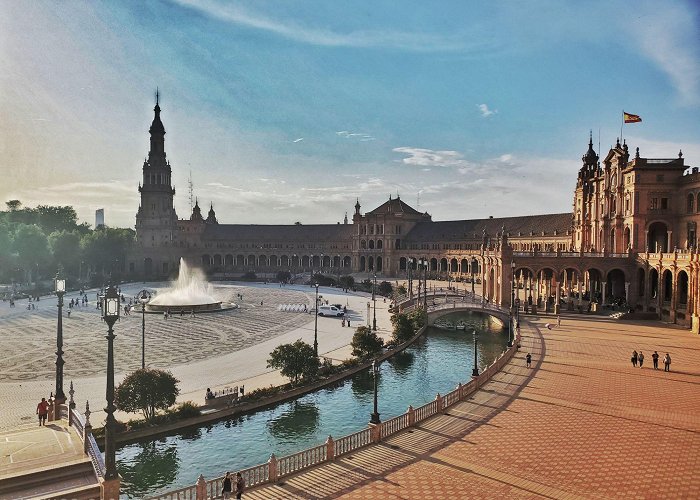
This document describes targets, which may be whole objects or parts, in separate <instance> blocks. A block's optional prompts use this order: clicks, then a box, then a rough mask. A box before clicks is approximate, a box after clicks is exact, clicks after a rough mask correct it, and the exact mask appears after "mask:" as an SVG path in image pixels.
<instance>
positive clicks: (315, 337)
mask: <svg viewBox="0 0 700 500" xmlns="http://www.w3.org/2000/svg"><path fill="white" fill-rule="evenodd" d="M314 312H315V313H316V317H315V318H314V356H316V357H317V358H318V283H316V309H315V311H314Z"/></svg>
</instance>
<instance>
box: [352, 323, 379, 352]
mask: <svg viewBox="0 0 700 500" xmlns="http://www.w3.org/2000/svg"><path fill="white" fill-rule="evenodd" d="M350 345H351V346H352V355H353V356H356V357H358V358H360V359H367V358H371V357H373V356H374V355H375V354H377V353H378V352H381V351H382V347H384V341H383V340H382V339H380V338H379V336H378V335H377V332H374V331H372V329H371V328H369V327H367V326H359V327H357V329H356V330H355V333H354V335H353V336H352V342H350Z"/></svg>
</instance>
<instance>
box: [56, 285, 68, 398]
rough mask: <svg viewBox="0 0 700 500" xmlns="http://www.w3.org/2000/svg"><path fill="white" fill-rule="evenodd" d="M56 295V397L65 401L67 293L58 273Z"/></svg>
mask: <svg viewBox="0 0 700 500" xmlns="http://www.w3.org/2000/svg"><path fill="white" fill-rule="evenodd" d="M54 285H55V291H56V296H57V297H58V324H57V325H56V399H57V400H58V401H59V402H60V403H63V402H64V401H65V400H66V395H65V394H64V392H63V364H64V361H63V296H64V295H65V293H66V280H64V279H62V278H61V277H60V274H59V273H56V278H55V279H54Z"/></svg>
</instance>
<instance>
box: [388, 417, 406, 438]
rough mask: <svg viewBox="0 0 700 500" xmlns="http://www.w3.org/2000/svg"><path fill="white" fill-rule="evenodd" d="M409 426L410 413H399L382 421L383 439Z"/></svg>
mask: <svg viewBox="0 0 700 500" xmlns="http://www.w3.org/2000/svg"><path fill="white" fill-rule="evenodd" d="M407 427H409V423H408V413H404V414H402V415H399V416H398V417H394V418H392V419H389V420H387V421H385V422H383V423H382V439H384V438H385V437H388V436H391V435H392V434H396V433H397V432H399V431H402V430H404V429H406V428H407Z"/></svg>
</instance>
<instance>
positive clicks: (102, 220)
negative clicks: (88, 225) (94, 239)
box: [95, 208, 105, 228]
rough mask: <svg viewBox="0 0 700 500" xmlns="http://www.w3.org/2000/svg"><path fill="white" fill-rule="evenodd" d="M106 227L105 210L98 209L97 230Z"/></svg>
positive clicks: (96, 211)
mask: <svg viewBox="0 0 700 500" xmlns="http://www.w3.org/2000/svg"><path fill="white" fill-rule="evenodd" d="M104 225H105V209H104V208H98V209H97V210H95V228H98V227H100V226H104Z"/></svg>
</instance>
